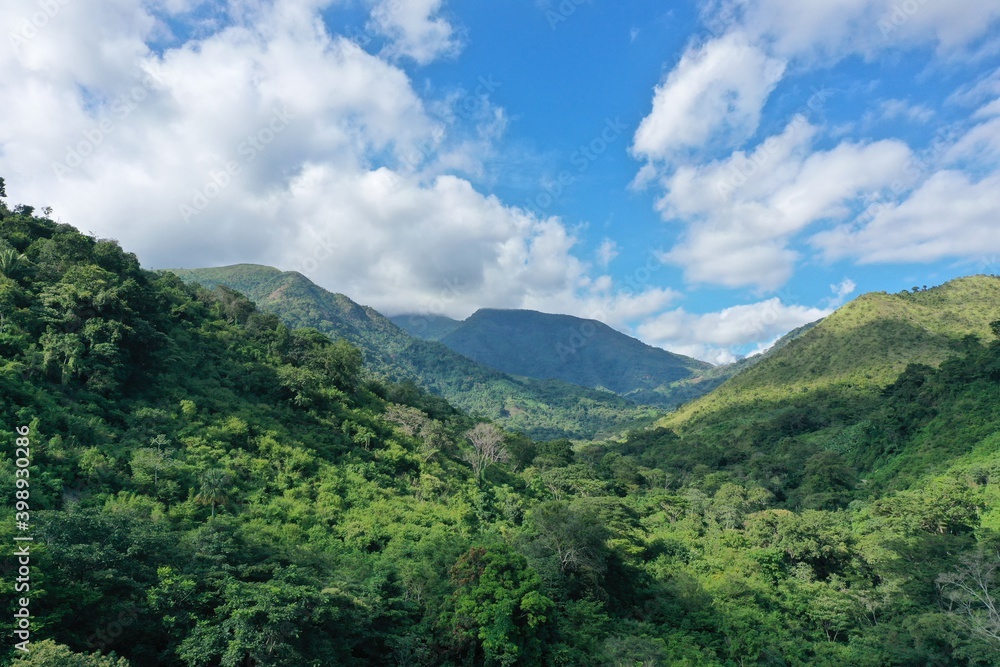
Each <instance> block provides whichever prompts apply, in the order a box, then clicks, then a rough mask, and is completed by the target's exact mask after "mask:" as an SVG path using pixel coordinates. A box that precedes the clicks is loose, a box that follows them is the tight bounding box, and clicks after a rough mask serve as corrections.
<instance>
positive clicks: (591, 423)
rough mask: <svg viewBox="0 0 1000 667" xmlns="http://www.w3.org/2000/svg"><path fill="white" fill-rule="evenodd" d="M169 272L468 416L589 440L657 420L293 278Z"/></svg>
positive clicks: (238, 269)
mask: <svg viewBox="0 0 1000 667" xmlns="http://www.w3.org/2000/svg"><path fill="white" fill-rule="evenodd" d="M172 272H173V273H175V274H177V275H178V276H180V277H181V278H182V279H183V280H185V281H187V282H197V283H199V284H201V285H204V286H206V287H215V286H216V285H224V286H226V287H229V288H231V289H234V290H236V291H238V292H240V293H242V294H246V295H247V296H248V297H249V298H250V299H251V300H252V301H253V302H254V303H256V304H257V305H258V306H259V307H260V308H261V309H262V310H264V311H267V312H271V313H274V314H276V315H278V316H279V317H281V319H282V320H283V321H284V322H286V323H287V324H289V325H290V326H294V327H312V328H315V329H317V330H319V331H321V332H323V333H325V334H327V335H329V336H331V337H334V338H344V339H346V340H347V341H349V342H350V343H352V344H354V345H356V346H358V347H359V348H360V349H361V350H362V352H363V353H364V355H365V363H366V366H367V367H368V368H369V369H370V370H371V371H373V372H374V373H375V374H376V375H378V376H381V377H385V378H387V379H389V380H391V381H394V382H401V381H405V380H413V381H414V382H416V384H417V385H419V386H420V387H423V388H425V389H427V390H429V391H432V392H434V393H436V394H438V395H440V396H442V397H444V398H445V399H447V400H449V401H450V402H452V403H453V404H454V405H456V406H458V407H460V408H462V409H463V410H466V411H468V412H470V413H472V414H476V415H481V416H483V417H487V418H490V419H497V420H499V421H501V422H502V423H504V424H505V425H507V426H509V427H510V428H513V429H517V430H521V431H524V432H525V433H528V434H529V435H531V436H533V437H537V438H560V437H569V438H578V439H591V438H594V437H597V436H599V435H602V434H611V433H616V432H620V431H622V430H624V429H626V428H628V427H629V426H632V425H635V424H636V423H639V422H642V421H646V422H649V421H651V420H652V419H654V418H655V412H654V411H653V410H652V409H651V408H648V407H642V406H638V405H636V404H634V403H632V402H629V401H627V400H625V399H623V398H621V397H618V396H616V395H614V394H613V393H610V392H608V391H599V390H596V389H588V388H585V387H580V386H576V385H573V384H569V383H567V382H563V381H559V380H537V379H531V378H526V377H515V376H512V375H509V374H506V373H502V372H499V371H497V370H494V369H491V368H487V367H485V366H483V365H482V364H479V363H477V362H475V361H473V360H471V359H469V358H467V357H465V356H463V355H461V354H459V353H457V352H454V351H452V350H451V349H449V348H448V347H446V346H445V345H443V344H442V343H439V342H435V341H426V340H421V339H419V338H416V337H413V336H411V335H409V334H407V333H406V332H405V331H403V330H402V329H400V328H399V327H398V326H397V325H395V324H393V322H392V321H390V320H389V319H388V318H386V317H383V316H382V315H381V314H380V313H379V312H378V311H376V310H375V309H373V308H370V307H367V306H361V305H358V304H357V303H355V302H354V301H352V300H351V299H349V298H348V297H346V296H344V295H343V294H335V293H332V292H328V291H326V290H324V289H323V288H321V287H319V286H318V285H316V284H314V283H312V282H311V281H310V280H308V279H307V278H306V277H305V276H303V275H301V274H299V273H296V272H282V271H279V270H278V269H274V268H271V267H265V266H257V265H252V264H239V265H235V266H228V267H221V268H209V269H193V270H187V269H174V270H172Z"/></svg>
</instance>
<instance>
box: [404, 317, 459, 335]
mask: <svg viewBox="0 0 1000 667" xmlns="http://www.w3.org/2000/svg"><path fill="white" fill-rule="evenodd" d="M389 319H390V320H392V322H393V324H395V325H396V326H398V327H399V328H400V329H402V330H403V331H405V332H406V333H408V334H410V335H411V336H416V337H417V338H423V339H424V340H441V339H442V338H444V337H445V336H447V335H448V334H450V333H451V332H452V331H454V330H455V329H457V328H458V327H460V326H462V320H455V319H452V318H450V317H446V316H444V315H394V316H391V317H390V318H389Z"/></svg>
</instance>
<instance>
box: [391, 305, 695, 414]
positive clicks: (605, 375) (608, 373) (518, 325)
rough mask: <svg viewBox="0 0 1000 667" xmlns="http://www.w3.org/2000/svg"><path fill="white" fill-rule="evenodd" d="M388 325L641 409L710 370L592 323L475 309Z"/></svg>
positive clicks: (666, 400)
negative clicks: (406, 326) (454, 316)
mask: <svg viewBox="0 0 1000 667" xmlns="http://www.w3.org/2000/svg"><path fill="white" fill-rule="evenodd" d="M393 321H394V322H396V323H397V324H400V325H401V326H402V323H416V324H417V325H418V326H414V327H412V330H413V331H415V332H417V331H418V330H422V331H423V332H424V335H425V336H426V337H428V338H431V337H436V338H435V339H436V340H440V341H441V342H442V343H444V344H445V345H447V346H448V347H449V348H451V349H452V350H454V351H456V352H458V353H459V354H462V355H465V356H466V357H469V358H470V359H474V360H475V361H478V362H479V363H481V364H484V365H486V366H489V367H490V368H494V369H496V370H499V371H502V372H504V373H509V374H511V375H520V376H526V377H533V378H537V379H540V380H549V379H557V380H562V381H564V382H571V383H573V384H577V385H581V386H584V387H592V388H595V389H607V390H610V391H613V392H615V393H616V394H618V395H620V396H626V397H629V398H632V399H634V400H636V401H638V402H642V403H648V404H657V405H663V404H670V403H671V401H672V397H671V396H670V393H669V392H667V391H664V389H663V388H664V387H669V386H670V385H671V384H672V383H675V382H679V381H681V380H686V379H689V378H691V377H692V376H695V375H697V374H701V373H704V372H706V371H709V370H710V369H712V365H711V364H708V363H705V362H702V361H698V360H696V359H691V358H690V357H684V356H681V355H679V354H674V353H672V352H667V351H666V350H663V349H660V348H657V347H652V346H650V345H646V344H645V343H642V342H640V341H638V340H636V339H634V338H632V337H630V336H626V335H625V334H623V333H620V332H618V331H615V330H614V329H612V328H611V327H609V326H607V325H606V324H603V323H601V322H598V321H596V320H588V319H582V318H579V317H573V316H570V315H551V314H548V313H540V312H537V311H533V310H497V309H482V310H478V311H476V312H475V313H474V314H473V315H472V316H471V317H469V318H468V319H466V320H465V321H463V322H456V321H455V320H447V318H440V317H429V318H428V317H426V316H420V315H401V316H397V317H395V318H393ZM424 323H425V324H424ZM420 324H423V327H422V328H421V327H420V326H419V325H420ZM411 326H412V325H411ZM417 335H420V334H419V333H418V334H417ZM657 390H660V391H657Z"/></svg>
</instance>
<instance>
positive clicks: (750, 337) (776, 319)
mask: <svg viewBox="0 0 1000 667" xmlns="http://www.w3.org/2000/svg"><path fill="white" fill-rule="evenodd" d="M830 312H832V310H831V309H828V308H827V309H820V308H810V307H807V306H801V305H788V304H785V303H784V302H783V301H782V300H781V299H780V298H778V297H775V298H772V299H767V300H766V301H759V302H757V303H750V304H745V305H739V306H733V307H731V308H726V309H725V310H721V311H719V312H715V313H704V314H695V313H689V312H687V311H685V310H684V309H683V308H677V309H675V310H671V311H668V312H665V313H663V314H661V315H659V316H657V317H655V318H652V319H651V320H649V321H648V322H646V323H644V324H642V325H641V326H639V327H638V331H639V334H640V335H641V336H642V337H643V339H644V340H647V341H650V342H651V343H653V344H656V345H659V346H661V347H664V348H666V349H668V350H672V351H674V352H679V353H681V354H686V355H688V356H692V357H696V358H698V359H702V360H704V361H708V362H710V363H714V364H726V363H732V362H733V361H736V360H737V359H739V358H740V357H741V356H743V355H742V354H741V350H742V349H743V348H745V347H746V346H747V345H755V344H757V343H758V342H759V341H762V340H768V341H772V342H773V340H774V339H776V338H777V337H780V336H781V335H783V334H785V333H787V332H788V331H791V330H792V329H794V328H796V327H800V326H802V325H804V324H808V323H809V322H815V321H816V320H818V319H821V318H823V317H826V316H827V315H829V314H830ZM758 349H763V348H758ZM755 351H756V350H755Z"/></svg>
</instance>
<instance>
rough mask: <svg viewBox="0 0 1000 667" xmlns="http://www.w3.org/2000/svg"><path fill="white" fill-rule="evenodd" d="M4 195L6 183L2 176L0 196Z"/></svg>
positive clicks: (0, 179) (5, 194)
mask: <svg viewBox="0 0 1000 667" xmlns="http://www.w3.org/2000/svg"><path fill="white" fill-rule="evenodd" d="M6 196H7V184H6V183H5V182H4V180H3V179H2V178H0V197H6Z"/></svg>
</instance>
